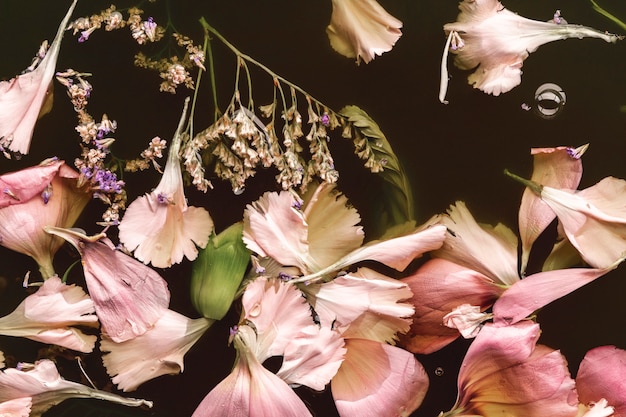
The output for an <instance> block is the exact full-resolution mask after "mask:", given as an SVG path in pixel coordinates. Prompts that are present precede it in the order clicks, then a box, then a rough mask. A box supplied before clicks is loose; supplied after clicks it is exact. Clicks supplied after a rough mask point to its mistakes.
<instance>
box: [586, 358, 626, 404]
mask: <svg viewBox="0 0 626 417" xmlns="http://www.w3.org/2000/svg"><path fill="white" fill-rule="evenodd" d="M625 373H626V351H625V350H623V349H618V348H617V347H615V346H600V347H597V348H595V349H592V350H590V351H589V352H587V354H586V355H585V357H584V359H583V360H582V362H581V363H580V367H579V368H578V375H576V390H577V391H578V398H579V401H580V402H581V403H582V404H585V405H587V404H590V403H595V402H598V401H600V400H601V399H603V398H604V399H606V402H607V404H608V405H609V406H612V407H614V409H615V416H625V415H626V379H624V375H625Z"/></svg>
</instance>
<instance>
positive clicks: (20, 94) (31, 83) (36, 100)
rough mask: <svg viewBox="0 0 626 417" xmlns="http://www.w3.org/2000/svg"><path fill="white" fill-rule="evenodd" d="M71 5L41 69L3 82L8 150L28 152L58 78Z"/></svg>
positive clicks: (1, 125)
mask: <svg viewBox="0 0 626 417" xmlns="http://www.w3.org/2000/svg"><path fill="white" fill-rule="evenodd" d="M77 1H78V0H74V1H73V2H72V4H71V5H70V8H69V9H68V11H67V13H66V14H65V17H64V18H63V20H62V21H61V24H60V25H59V28H58V30H57V33H56V36H55V38H54V40H53V41H52V44H51V45H50V48H49V49H48V51H47V52H46V55H45V57H44V58H43V59H42V60H41V62H40V63H39V65H38V66H37V68H35V69H34V70H33V71H31V72H27V73H24V74H22V75H18V76H17V77H15V78H13V79H11V80H9V81H2V82H0V145H2V143H1V142H2V141H1V140H2V139H4V140H7V139H8V138H11V142H10V144H9V146H8V149H9V150H10V151H13V152H17V153H20V154H23V155H26V154H27V153H28V150H29V148H30V141H31V137H32V135H33V130H34V127H35V123H36V122H37V119H38V118H39V115H40V112H41V109H42V106H43V105H44V101H45V100H46V98H47V96H48V94H49V92H48V88H49V86H50V83H51V82H52V77H53V76H54V73H55V69H56V63H57V58H58V56H59V51H60V49H61V39H63V34H64V33H65V28H66V27H67V24H68V22H69V19H70V17H71V16H72V12H73V11H74V6H76V3H77Z"/></svg>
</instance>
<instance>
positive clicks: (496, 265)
mask: <svg viewBox="0 0 626 417" xmlns="http://www.w3.org/2000/svg"><path fill="white" fill-rule="evenodd" d="M441 223H442V224H444V225H445V226H446V227H447V228H448V229H449V230H450V231H451V232H450V233H448V235H447V236H446V240H445V242H444V244H443V246H442V248H441V249H439V250H438V251H436V252H435V253H434V254H433V255H434V256H436V257H438V258H444V259H447V260H449V261H452V262H454V263H457V264H459V265H462V266H465V267H467V268H470V269H473V270H474V271H477V272H480V273H481V274H483V275H485V276H487V277H489V278H490V279H492V280H493V281H494V282H496V283H501V284H506V285H511V284H513V283H515V282H516V281H517V280H519V274H518V272H517V236H515V234H514V233H513V232H512V231H511V229H509V228H508V227H506V226H504V225H502V224H497V225H496V226H495V227H493V226H489V225H484V224H478V223H477V222H476V220H475V219H474V217H473V216H472V214H471V213H470V212H469V210H468V209H467V206H465V203H464V202H462V201H457V202H456V204H454V205H452V206H450V208H449V209H448V214H447V216H444V217H442V220H441ZM472 304H474V303H472Z"/></svg>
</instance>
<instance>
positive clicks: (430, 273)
mask: <svg viewBox="0 0 626 417" xmlns="http://www.w3.org/2000/svg"><path fill="white" fill-rule="evenodd" d="M401 281H403V282H405V283H407V284H408V285H409V288H410V289H411V292H413V298H412V299H411V300H410V302H411V304H413V305H414V306H415V315H414V316H413V323H412V324H411V328H410V330H409V332H408V334H406V335H402V336H400V344H401V345H402V346H403V347H405V348H406V349H408V350H410V351H411V352H414V353H421V354H429V353H432V352H435V351H437V350H439V349H441V348H443V347H444V346H446V345H448V344H450V343H452V342H453V341H454V340H455V339H457V338H458V337H459V332H458V330H457V329H451V328H449V327H446V326H444V324H443V318H444V317H445V315H446V314H448V313H450V312H451V311H452V310H454V309H455V308H457V307H458V306H460V305H461V304H466V303H467V304H472V305H477V306H481V310H482V311H484V310H486V309H488V308H489V307H491V305H492V304H493V303H494V302H495V300H496V299H497V298H498V297H499V296H500V294H502V292H504V289H505V288H503V287H502V286H499V285H496V284H495V283H494V282H493V281H492V280H491V279H489V278H487V277H486V276H484V275H483V274H481V273H479V272H476V271H473V270H471V269H468V268H466V267H463V266H460V265H457V264H455V263H453V262H450V261H448V260H445V259H441V258H436V259H432V260H430V261H428V262H426V263H425V264H424V265H423V266H422V267H420V268H419V269H418V270H417V271H416V272H415V273H414V274H412V275H410V276H408V277H406V278H403V279H402V280H401Z"/></svg>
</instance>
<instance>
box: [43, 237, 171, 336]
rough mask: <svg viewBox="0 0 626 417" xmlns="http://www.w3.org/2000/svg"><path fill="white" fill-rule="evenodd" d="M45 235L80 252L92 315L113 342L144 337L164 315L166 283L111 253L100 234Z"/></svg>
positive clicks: (127, 258)
mask: <svg viewBox="0 0 626 417" xmlns="http://www.w3.org/2000/svg"><path fill="white" fill-rule="evenodd" d="M46 231H47V232H48V233H53V234H55V235H57V236H61V237H62V238H64V239H66V240H67V241H68V242H70V243H71V244H72V245H73V246H74V247H75V248H76V249H78V251H79V252H80V254H81V256H82V261H83V271H84V273H85V281H86V282H87V288H88V290H89V295H90V296H91V299H92V300H93V302H94V305H95V307H96V314H97V315H98V318H99V319H100V323H101V324H102V330H103V332H104V333H106V335H107V336H108V337H110V338H111V339H112V340H113V341H115V342H117V343H120V342H123V341H125V340H128V339H132V338H134V337H136V336H139V335H141V334H143V333H145V332H146V331H147V330H148V329H150V328H151V327H152V326H153V325H154V324H155V323H156V321H157V320H158V319H159V318H160V317H161V316H162V315H163V314H164V313H165V312H166V311H167V307H168V306H169V301H170V293H169V291H168V289H167V282H165V280H164V279H163V278H162V277H161V276H160V275H159V274H158V273H156V271H154V270H153V269H151V268H149V267H147V266H146V265H144V264H142V263H141V262H139V261H137V260H135V259H133V258H132V257H130V256H128V255H126V254H124V253H122V252H120V251H118V250H115V248H114V247H113V244H112V243H111V241H109V240H108V239H107V238H106V237H105V236H104V234H100V235H96V236H93V237H87V236H85V235H83V234H81V233H78V232H76V231H73V230H69V229H61V228H46Z"/></svg>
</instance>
